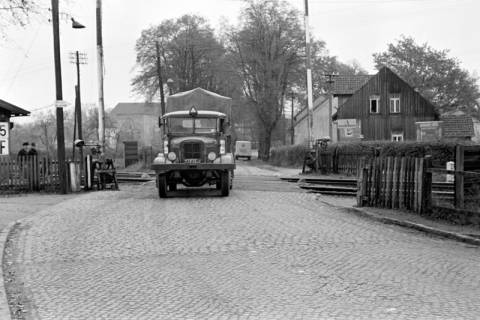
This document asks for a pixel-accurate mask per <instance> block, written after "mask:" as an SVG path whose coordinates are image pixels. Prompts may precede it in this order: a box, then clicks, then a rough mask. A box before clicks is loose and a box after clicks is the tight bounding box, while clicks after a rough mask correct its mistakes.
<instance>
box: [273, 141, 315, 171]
mask: <svg viewBox="0 0 480 320" xmlns="http://www.w3.org/2000/svg"><path fill="white" fill-rule="evenodd" d="M307 150H308V148H307V147H306V146H305V145H291V146H282V147H277V148H272V149H271V151H270V163H271V164H273V165H275V166H282V167H291V166H295V167H298V166H302V165H303V157H304V156H305V152H307Z"/></svg>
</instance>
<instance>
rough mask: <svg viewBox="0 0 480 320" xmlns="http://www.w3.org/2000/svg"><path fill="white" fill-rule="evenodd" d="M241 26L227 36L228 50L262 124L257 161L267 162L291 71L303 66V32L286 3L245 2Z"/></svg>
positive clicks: (267, 1)
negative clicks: (258, 158) (260, 159)
mask: <svg viewBox="0 0 480 320" xmlns="http://www.w3.org/2000/svg"><path fill="white" fill-rule="evenodd" d="M248 4H249V5H248V7H247V8H246V9H245V10H244V11H243V12H242V16H241V23H240V26H239V27H237V28H236V29H234V30H232V32H231V34H230V50H231V53H232V57H233V59H234V62H235V64H236V66H237V70H238V73H239V75H240V77H241V79H242V83H243V90H244V94H245V95H246V96H247V98H248V99H249V100H250V102H251V103H252V104H253V105H254V108H255V111H256V115H257V118H258V120H259V121H260V124H261V129H260V132H259V134H260V146H259V147H260V148H259V156H260V158H262V159H264V160H267V159H268V158H269V153H270V145H271V137H272V131H273V130H274V129H275V126H276V124H277V122H278V120H279V119H280V117H281V115H282V113H283V107H284V106H283V101H284V97H285V93H286V91H287V87H288V86H289V82H290V81H291V80H292V79H291V77H292V76H293V73H294V70H295V69H297V68H299V67H300V65H301V64H302V52H304V39H303V31H302V30H303V28H302V25H301V23H300V18H299V17H300V15H299V12H298V11H297V10H295V9H294V8H293V7H291V6H290V5H289V4H288V3H286V2H285V1H276V0H266V1H253V0H252V1H248Z"/></svg>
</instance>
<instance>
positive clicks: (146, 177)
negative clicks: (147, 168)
mask: <svg viewBox="0 0 480 320" xmlns="http://www.w3.org/2000/svg"><path fill="white" fill-rule="evenodd" d="M116 176H117V181H118V182H148V181H152V180H155V174H152V173H147V172H117V173H116Z"/></svg>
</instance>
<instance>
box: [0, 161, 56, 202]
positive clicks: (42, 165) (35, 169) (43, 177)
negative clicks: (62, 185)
mask: <svg viewBox="0 0 480 320" xmlns="http://www.w3.org/2000/svg"><path fill="white" fill-rule="evenodd" d="M58 189H59V177H58V161H56V160H50V159H47V158H43V157H37V156H33V155H32V156H24V157H12V156H0V194H9V193H18V192H30V191H47V192H56V191H58Z"/></svg>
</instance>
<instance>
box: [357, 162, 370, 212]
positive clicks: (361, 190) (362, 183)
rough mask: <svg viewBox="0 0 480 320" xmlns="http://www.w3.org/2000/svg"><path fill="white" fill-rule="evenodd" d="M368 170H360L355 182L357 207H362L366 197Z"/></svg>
mask: <svg viewBox="0 0 480 320" xmlns="http://www.w3.org/2000/svg"><path fill="white" fill-rule="evenodd" d="M367 181H368V169H367V168H362V170H361V171H360V174H359V178H358V182H357V206H359V207H363V204H364V202H365V200H366V196H367Z"/></svg>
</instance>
